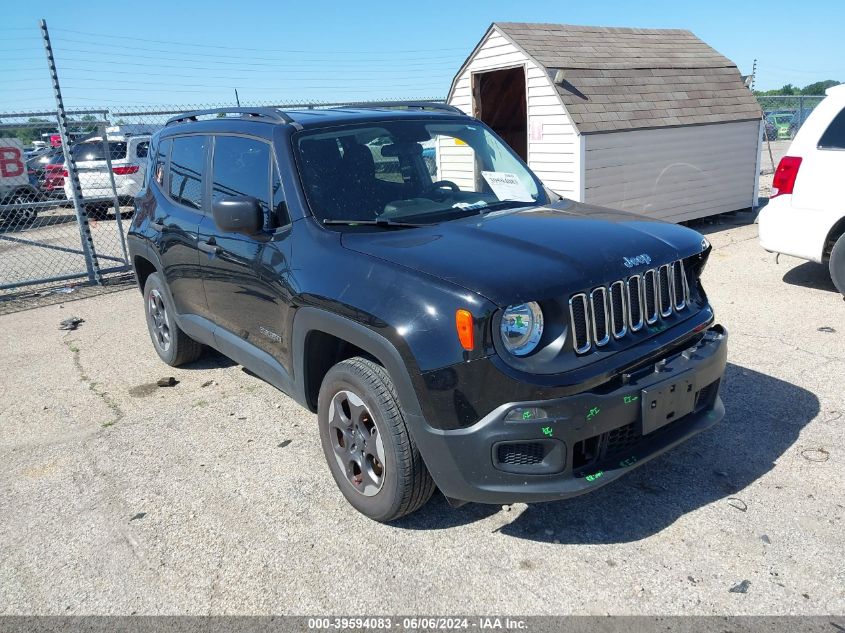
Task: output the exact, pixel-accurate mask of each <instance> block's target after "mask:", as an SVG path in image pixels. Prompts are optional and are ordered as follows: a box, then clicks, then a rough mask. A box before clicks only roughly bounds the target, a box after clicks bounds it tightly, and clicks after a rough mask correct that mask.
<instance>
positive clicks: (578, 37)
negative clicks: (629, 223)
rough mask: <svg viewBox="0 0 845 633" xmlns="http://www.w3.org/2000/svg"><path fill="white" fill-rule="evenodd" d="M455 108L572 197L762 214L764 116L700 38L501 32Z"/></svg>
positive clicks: (543, 28)
mask: <svg viewBox="0 0 845 633" xmlns="http://www.w3.org/2000/svg"><path fill="white" fill-rule="evenodd" d="M448 102H449V103H450V104H451V105H454V106H457V107H458V108H460V109H461V110H463V111H464V112H466V113H468V114H472V115H473V116H475V117H477V118H479V119H481V120H483V121H484V122H485V123H487V124H488V125H489V126H490V127H492V128H493V129H494V130H496V132H498V133H499V134H500V135H501V136H502V137H503V138H504V139H505V140H506V141H507V142H508V143H509V144H510V145H511V147H513V148H514V150H515V151H516V152H517V153H518V154H520V156H522V158H523V159H525V160H526V161H527V162H528V164H529V165H530V166H531V168H532V169H533V170H534V172H535V173H536V174H537V175H538V176H539V177H540V178H541V179H542V180H543V181H544V183H545V184H546V186H547V187H549V188H550V189H552V190H553V191H556V192H558V193H560V194H562V195H564V196H566V197H568V198H572V199H575V200H580V201H583V202H588V203H592V204H597V205H602V206H608V207H614V208H619V209H625V210H629V211H634V212H637V213H643V214H645V215H649V216H652V217H655V218H661V219H664V220H668V221H674V222H679V221H682V220H689V219H693V218H699V217H704V216H708V215H713V214H717V213H724V212H726V211H735V210H738V209H744V208H748V207H754V206H756V205H757V193H758V190H757V187H758V178H757V174H758V173H759V157H760V147H761V139H762V123H761V115H762V113H761V110H760V106H759V105H758V104H757V100H756V99H755V98H754V96H753V95H752V94H751V91H750V90H749V89H748V88H747V87H746V85H745V83H744V81H743V78H742V77H741V76H740V73H739V70H738V69H737V67H736V64H734V63H733V62H732V61H731V60H729V59H727V58H726V57H724V56H722V55H721V54H719V53H718V52H717V51H715V50H714V49H713V48H711V47H710V46H708V45H707V44H706V43H704V42H703V41H702V40H700V39H698V38H697V37H696V36H695V35H693V34H692V33H691V32H690V31H685V30H667V29H629V28H606V27H591V26H570V25H565V24H523V23H494V24H492V25H491V26H490V28H489V29H488V30H487V32H486V33H485V35H484V37H483V38H482V39H481V41H480V42H479V44H478V45H477V46H476V47H475V49H474V50H473V51H472V54H471V55H470V56H469V58H468V59H467V60H466V62H465V63H464V64H463V66H461V68H460V70H459V71H458V73H457V74H456V75H455V78H454V80H453V81H452V86H451V88H450V90H449V96H448ZM451 151H452V153H453V156H451V157H446V156H444V158H446V161H445V163H444V164H443V165H442V166H441V177H443V178H449V177H450V175H452V176H455V177H456V178H457V177H460V176H461V174H460V173H459V172H460V171H461V169H462V167H461V165H460V156H459V154H460V152H461V148H459V147H455V148H452V149H451ZM464 158H466V157H464ZM466 168H467V166H466V165H464V166H463V169H466ZM470 169H471V168H470ZM450 170H451V172H450ZM463 175H464V177H466V175H467V174H466V173H465V172H464V174H463Z"/></svg>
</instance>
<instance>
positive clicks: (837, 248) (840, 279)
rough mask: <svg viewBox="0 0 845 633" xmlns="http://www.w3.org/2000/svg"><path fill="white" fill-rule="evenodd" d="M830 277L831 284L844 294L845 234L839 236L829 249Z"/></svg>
mask: <svg viewBox="0 0 845 633" xmlns="http://www.w3.org/2000/svg"><path fill="white" fill-rule="evenodd" d="M828 265H829V266H830V278H831V279H833V285H834V286H836V289H837V290H838V291H839V292H840V293H842V295H843V296H845V235H842V236H840V238H839V239H838V240H836V244H834V245H833V250H831V251H830V262H829V263H828Z"/></svg>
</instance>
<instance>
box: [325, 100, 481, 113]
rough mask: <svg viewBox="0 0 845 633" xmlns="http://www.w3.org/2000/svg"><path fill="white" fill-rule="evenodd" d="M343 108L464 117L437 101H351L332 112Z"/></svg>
mask: <svg viewBox="0 0 845 633" xmlns="http://www.w3.org/2000/svg"><path fill="white" fill-rule="evenodd" d="M344 108H408V109H413V110H442V111H444V112H452V113H454V114H460V115H462V116H466V113H465V112H464V111H463V110H459V109H458V108H456V107H455V106H452V105H449V104H448V103H441V102H439V101H353V102H350V103H347V104H344V105H342V106H334V107H333V108H332V109H333V110H342V109H344Z"/></svg>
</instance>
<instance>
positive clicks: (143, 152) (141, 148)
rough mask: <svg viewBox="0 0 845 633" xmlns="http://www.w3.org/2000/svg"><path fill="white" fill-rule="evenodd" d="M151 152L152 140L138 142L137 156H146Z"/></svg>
mask: <svg viewBox="0 0 845 633" xmlns="http://www.w3.org/2000/svg"><path fill="white" fill-rule="evenodd" d="M149 152H150V142H149V141H141V142H140V143H138V147H136V148H135V156H137V157H138V158H146V157H147V154H149Z"/></svg>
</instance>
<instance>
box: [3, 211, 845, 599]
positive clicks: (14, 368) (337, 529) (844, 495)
mask: <svg viewBox="0 0 845 633" xmlns="http://www.w3.org/2000/svg"><path fill="white" fill-rule="evenodd" d="M728 222H729V223H728V224H725V223H722V224H709V223H701V224H700V225H699V228H700V229H701V230H702V231H704V232H706V233H707V234H708V235H709V239H710V240H711V242H712V243H713V244H714V246H715V252H714V253H713V256H712V258H711V262H710V264H709V266H708V269H707V271H706V273H705V276H706V284H707V287H708V289H709V292H710V294H711V298H712V301H713V303H714V305H715V308H716V311H717V315H718V317H719V320H720V321H721V322H722V323H723V324H724V325H726V326H727V328H728V329H729V331H730V334H731V339H730V359H729V361H730V365H729V368H728V373H727V379H726V384H725V385H724V388H723V397H724V400H725V403H726V407H727V411H728V415H727V418H726V419H725V420H724V421H723V422H722V423H721V424H719V425H717V426H716V427H714V428H713V429H711V430H710V431H708V432H706V433H704V434H702V435H699V436H698V437H696V438H694V439H693V440H691V441H690V442H688V443H687V444H685V445H683V446H681V447H679V448H678V449H676V450H675V451H673V452H671V453H669V454H667V455H665V456H663V457H661V458H659V459H657V460H655V461H653V462H651V463H649V464H648V465H646V466H644V467H642V468H640V469H637V470H635V471H633V472H632V473H631V474H630V475H629V476H627V477H626V478H624V479H623V480H620V481H619V482H616V483H614V484H612V485H610V486H607V487H605V488H602V489H600V490H597V491H596V492H594V493H592V494H590V495H587V496H583V497H579V498H577V499H574V500H570V501H563V502H556V503H550V504H539V505H532V506H526V505H523V504H516V505H513V506H510V507H506V508H502V507H498V506H482V505H467V506H464V507H463V508H460V509H458V510H452V509H450V508H449V507H448V506H447V505H446V503H445V501H444V499H443V498H442V497H441V496H439V495H438V496H436V497H435V498H434V499H433V500H432V501H431V502H430V504H429V505H428V506H426V507H425V508H424V509H423V510H422V511H420V512H418V513H417V514H415V515H413V516H412V517H409V518H406V519H405V520H403V521H401V522H399V523H398V524H396V525H392V526H385V525H380V524H376V523H373V522H371V521H368V520H367V519H365V518H363V517H361V516H360V515H358V514H357V513H355V512H354V511H353V510H352V509H351V508H350V507H349V506H348V505H347V504H346V503H345V502H344V500H343V498H342V496H341V495H340V493H339V492H338V491H337V489H336V488H335V485H334V483H333V481H332V479H331V476H330V475H329V472H328V469H327V467H326V465H325V463H324V460H323V456H322V452H321V449H320V444H319V440H318V437H317V433H316V424H315V417H314V416H313V415H311V414H310V413H308V412H306V411H304V410H303V409H301V408H299V407H298V406H297V405H295V404H294V403H293V402H292V401H291V400H289V399H288V398H286V397H285V396H284V395H282V394H280V393H279V392H277V391H275V390H274V389H273V388H271V387H270V386H269V385H267V384H265V383H263V382H261V381H260V380H258V379H256V378H254V377H252V376H250V375H248V374H247V373H245V372H244V371H243V370H242V369H241V367H240V366H238V365H235V364H233V363H231V362H230V361H228V360H227V359H226V358H224V357H222V356H220V355H217V354H208V355H207V356H205V357H204V358H203V359H202V360H200V361H199V362H197V363H195V364H193V365H191V366H189V367H185V368H181V369H176V370H173V369H170V368H168V367H166V366H164V365H163V364H162V363H161V362H160V361H159V360H158V357H157V356H156V355H155V353H154V351H153V349H152V347H151V344H150V342H149V340H148V336H147V332H146V328H145V326H144V322H143V316H142V302H141V300H140V296H139V294H138V293H137V291H134V290H131V291H124V292H115V293H111V294H107V295H102V296H98V297H94V298H86V299H82V300H78V301H66V302H65V303H62V304H57V305H48V306H44V307H40V308H38V309H33V310H28V311H22V312H17V313H14V314H6V315H3V316H0V345H2V349H3V350H5V352H4V354H3V355H2V357H0V372H2V375H3V389H2V393H0V419H2V424H0V614H30V613H37V614H132V613H138V614H235V613H240V614H254V613H289V614H290V613H295V614H322V613H332V614H342V613H346V614H349V613H360V614H401V613H405V614H407V613H443V614H454V613H489V612H491V611H494V612H498V613H499V614H506V613H514V614H570V613H579V614H606V613H613V614H728V613H730V614H831V613H832V614H837V613H839V614H841V613H843V612H845V589H844V588H845V548H844V547H843V514H845V480H844V479H845V477H843V473H845V441H843V439H842V428H843V424H845V416H844V415H843V412H845V387H843V376H845V316H843V315H845V304H843V301H842V298H841V297H840V296H838V295H837V294H836V293H835V292H834V290H833V286H832V284H831V282H830V279H829V277H828V276H827V274H826V271H825V270H824V269H823V268H821V267H819V266H815V265H813V264H808V263H803V262H800V261H798V260H794V259H790V258H788V257H782V258H781V260H780V264H779V265H776V264H775V262H774V257H773V256H772V255H769V254H767V253H765V252H763V251H762V250H761V249H760V248H759V246H758V244H757V242H756V226H755V225H754V224H750V223H748V216H747V215H746V214H739V215H737V216H735V217H734V218H733V219H730V218H729V219H728ZM730 222H733V224H730ZM70 297H72V295H70V296H69V297H68V298H70ZM70 316H79V317H81V318H83V319H85V322H84V323H82V324H81V326H80V327H79V329H78V330H76V331H72V332H64V331H59V330H58V329H57V326H58V324H59V321H61V320H62V319H65V318H67V317H70ZM168 376H174V377H175V378H176V380H178V384H176V385H175V386H173V387H167V388H163V387H158V386H156V381H157V380H158V379H160V378H162V377H168ZM745 581H748V582H745ZM732 588H736V589H735V590H734V591H733V592H732V591H731V589H732ZM743 588H744V592H743Z"/></svg>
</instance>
